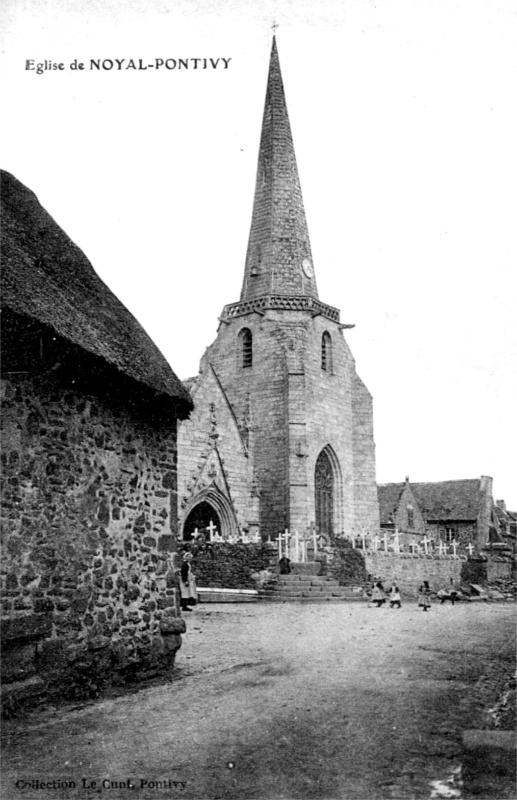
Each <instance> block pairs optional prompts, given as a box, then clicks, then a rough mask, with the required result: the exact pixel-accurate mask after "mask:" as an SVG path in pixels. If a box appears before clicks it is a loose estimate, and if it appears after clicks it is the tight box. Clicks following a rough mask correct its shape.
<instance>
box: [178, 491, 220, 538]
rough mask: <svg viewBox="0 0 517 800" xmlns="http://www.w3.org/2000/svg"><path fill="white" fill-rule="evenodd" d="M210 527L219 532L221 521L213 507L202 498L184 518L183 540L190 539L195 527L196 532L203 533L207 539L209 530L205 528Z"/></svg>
mask: <svg viewBox="0 0 517 800" xmlns="http://www.w3.org/2000/svg"><path fill="white" fill-rule="evenodd" d="M210 528H212V529H213V530H214V531H215V530H217V533H219V534H220V533H221V521H220V519H219V514H218V513H217V511H216V510H215V508H214V507H213V506H212V505H211V504H210V503H208V502H207V501H206V500H204V501H202V502H201V503H198V504H197V505H196V506H194V508H193V509H192V511H191V512H190V514H189V515H188V517H187V519H186V520H185V524H184V525H183V539H184V540H185V541H189V540H190V539H192V536H193V535H194V532H195V530H196V529H197V531H198V533H203V534H204V535H205V536H206V538H207V539H209V538H210V537H209V531H208V530H207V529H210Z"/></svg>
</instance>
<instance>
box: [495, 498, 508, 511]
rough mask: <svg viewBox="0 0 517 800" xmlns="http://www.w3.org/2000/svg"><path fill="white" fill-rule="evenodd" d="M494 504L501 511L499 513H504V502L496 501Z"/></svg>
mask: <svg viewBox="0 0 517 800" xmlns="http://www.w3.org/2000/svg"><path fill="white" fill-rule="evenodd" d="M495 504H496V506H497V508H500V509H501V511H506V503H505V501H504V500H496V501H495Z"/></svg>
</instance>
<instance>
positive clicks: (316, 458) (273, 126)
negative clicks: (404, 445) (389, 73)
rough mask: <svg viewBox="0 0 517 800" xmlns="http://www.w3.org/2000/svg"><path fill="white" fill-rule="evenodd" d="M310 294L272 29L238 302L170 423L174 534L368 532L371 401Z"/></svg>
mask: <svg viewBox="0 0 517 800" xmlns="http://www.w3.org/2000/svg"><path fill="white" fill-rule="evenodd" d="M350 327H353V326H351V325H344V324H341V322H340V313H339V310H338V309H337V308H334V307H333V306H330V305H327V304H325V303H323V302H321V301H320V299H319V296H318V289H317V284H316V275H315V271H314V264H313V259H312V253H311V245H310V240H309V233H308V227H307V221H306V218H305V210H304V205H303V199H302V192H301V187H300V180H299V176H298V170H297V165H296V157H295V151H294V145H293V138H292V134H291V127H290V123H289V117H288V112H287V105H286V100H285V94H284V87H283V82H282V76H281V72H280V64H279V59H278V51H277V47H276V42H275V40H273V46H272V51H271V59H270V65H269V75H268V82H267V89H266V99H265V108H264V116H263V123H262V134H261V141H260V148H259V156H258V168H257V177H256V186H255V197H254V206H253V212H252V220H251V229H250V235H249V243H248V250H247V255H246V263H245V269H244V280H243V284H242V291H241V295H240V300H239V301H238V302H235V303H231V304H229V305H226V306H225V307H224V309H223V312H222V314H221V317H220V325H219V329H218V334H217V338H216V340H215V341H214V343H213V344H212V345H210V347H208V348H207V350H206V352H205V354H204V356H203V358H202V360H201V364H200V373H199V375H198V376H197V377H196V378H192V379H190V380H189V381H187V382H186V384H187V387H188V389H189V391H190V393H191V396H192V398H193V400H194V411H193V412H192V414H191V416H190V419H188V420H185V421H183V422H182V423H181V424H180V427H179V431H178V481H179V482H178V501H179V502H178V508H179V532H180V536H182V537H183V538H184V539H189V538H191V536H192V534H193V532H194V531H195V530H196V529H197V530H198V531H202V530H204V529H205V528H206V527H207V526H210V525H212V526H215V527H216V528H217V530H218V532H219V533H220V534H221V535H222V536H223V538H228V537H230V538H234V537H235V538H238V537H240V536H243V535H244V537H246V536H248V537H249V538H251V539H254V538H256V539H259V538H260V539H262V540H267V539H268V538H272V539H275V538H276V537H277V535H278V534H279V533H280V532H282V531H283V530H284V529H286V528H288V529H289V530H290V531H292V532H294V531H298V532H299V534H300V536H304V535H307V532H308V531H311V532H312V533H314V532H316V534H317V535H322V536H324V537H326V538H327V539H329V538H331V537H333V536H341V537H346V538H351V537H352V536H354V535H357V534H359V533H361V532H365V533H366V532H372V533H375V532H377V530H378V528H379V509H378V500H377V488H376V482H375V444H374V438H373V410H372V398H371V395H370V394H369V392H368V390H367V388H366V387H365V385H364V383H363V382H362V381H361V379H360V378H359V376H358V374H357V372H356V369H355V361H354V358H353V356H352V353H351V351H350V348H349V346H348V344H347V341H346V339H345V336H344V332H345V331H346V329H347V328H350Z"/></svg>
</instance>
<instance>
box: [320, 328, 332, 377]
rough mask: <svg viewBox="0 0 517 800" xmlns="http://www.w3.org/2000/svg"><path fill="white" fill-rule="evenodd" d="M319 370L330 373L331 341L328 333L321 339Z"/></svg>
mask: <svg viewBox="0 0 517 800" xmlns="http://www.w3.org/2000/svg"><path fill="white" fill-rule="evenodd" d="M321 368H322V369H324V370H325V372H330V373H331V372H332V339H331V338H330V333H329V332H328V331H325V333H324V334H323V336H322V337H321Z"/></svg>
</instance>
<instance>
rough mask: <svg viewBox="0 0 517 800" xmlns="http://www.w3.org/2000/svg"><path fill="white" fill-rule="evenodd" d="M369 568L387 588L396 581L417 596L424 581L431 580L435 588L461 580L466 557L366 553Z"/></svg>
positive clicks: (402, 587) (406, 594)
mask: <svg viewBox="0 0 517 800" xmlns="http://www.w3.org/2000/svg"><path fill="white" fill-rule="evenodd" d="M365 563H366V570H367V572H368V573H369V574H370V575H371V576H379V577H380V578H381V579H382V581H383V583H384V586H385V588H389V586H390V584H391V583H392V582H394V583H396V584H397V585H398V587H399V589H400V591H401V593H402V594H403V595H405V596H407V597H416V596H417V594H418V587H419V586H420V584H421V583H422V581H424V580H425V581H428V582H429V585H430V587H431V589H432V590H433V591H438V590H439V589H447V588H449V587H450V586H451V579H452V583H454V584H458V583H460V582H461V569H462V566H463V565H464V564H465V563H466V560H465V559H464V558H454V557H453V556H424V555H410V554H405V553H404V554H401V555H392V554H389V553H388V554H384V553H377V554H375V553H366V555H365Z"/></svg>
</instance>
